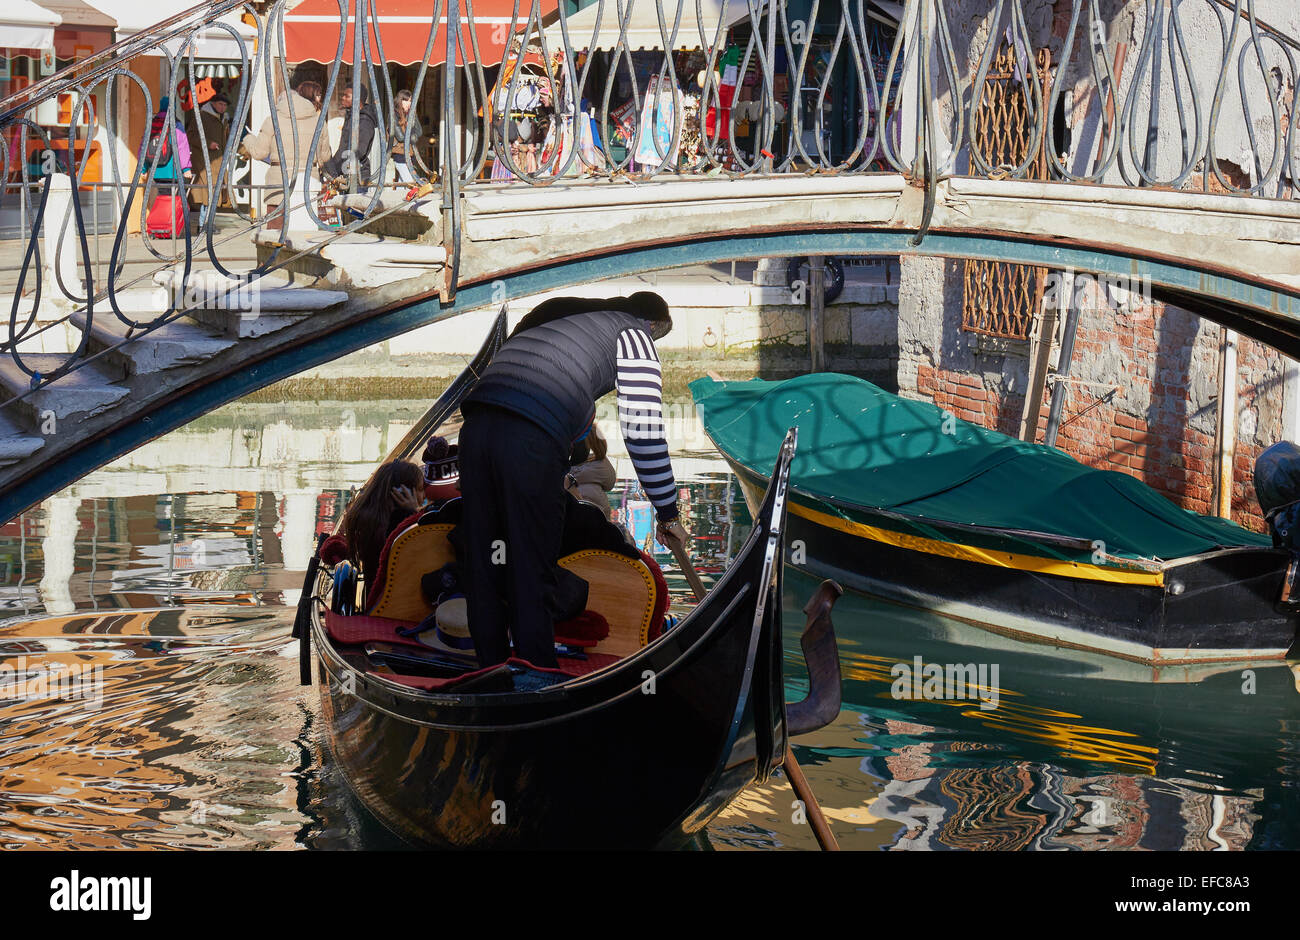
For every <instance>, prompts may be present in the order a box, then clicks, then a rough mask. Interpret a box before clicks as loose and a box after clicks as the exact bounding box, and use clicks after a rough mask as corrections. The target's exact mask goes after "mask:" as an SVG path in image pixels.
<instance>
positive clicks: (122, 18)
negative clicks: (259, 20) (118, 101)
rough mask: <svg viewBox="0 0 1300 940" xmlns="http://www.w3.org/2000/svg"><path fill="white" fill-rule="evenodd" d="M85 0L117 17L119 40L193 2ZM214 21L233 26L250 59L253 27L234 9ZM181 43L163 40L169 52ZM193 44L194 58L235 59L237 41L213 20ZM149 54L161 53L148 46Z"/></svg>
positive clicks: (152, 25)
mask: <svg viewBox="0 0 1300 940" xmlns="http://www.w3.org/2000/svg"><path fill="white" fill-rule="evenodd" d="M6 2H8V0H6ZM86 2H88V3H90V5H91V6H93V7H96V8H98V9H99V10H101V11H103V12H104V13H107V14H108V15H109V16H111V17H113V19H115V20H117V38H118V40H119V41H120V40H123V39H128V38H130V37H131V36H134V35H135V34H137V33H146V32H148V31H149V30H151V29H153V27H154V26H156V25H158V24H159V23H162V22H163V21H165V20H169V19H171V18H172V17H173V16H175V15H176V14H178V13H184V12H185V11H186V10H188V9H190V7H192V6H194V0H147V2H146V0H86ZM217 22H219V23H225V24H228V25H230V26H231V27H233V28H234V30H235V32H237V33H238V34H239V36H240V38H241V39H243V40H244V50H245V53H246V54H247V55H248V56H249V57H250V59H251V58H252V55H253V53H254V51H255V47H254V42H253V40H254V39H256V38H257V30H256V29H255V28H254V27H252V26H249V25H248V24H247V23H244V22H242V21H241V20H240V18H239V14H237V13H226V14H224V15H223V16H219V17H217ZM184 45H185V41H184V40H182V39H173V40H171V41H169V42H168V43H166V46H167V51H168V52H171V53H173V54H175V53H176V52H177V51H178V50H180V49H181V48H182V46H184ZM193 48H194V61H195V62H238V61H239V44H238V43H237V42H235V40H234V39H233V38H232V37H231V35H230V33H229V32H228V31H227V30H226V29H225V28H223V27H221V26H217V25H214V24H212V25H208V26H205V27H204V28H203V29H201V30H199V31H198V33H197V34H196V35H195V41H194V46H193ZM152 54H154V55H161V54H162V53H161V51H158V50H152ZM187 56H188V53H187Z"/></svg>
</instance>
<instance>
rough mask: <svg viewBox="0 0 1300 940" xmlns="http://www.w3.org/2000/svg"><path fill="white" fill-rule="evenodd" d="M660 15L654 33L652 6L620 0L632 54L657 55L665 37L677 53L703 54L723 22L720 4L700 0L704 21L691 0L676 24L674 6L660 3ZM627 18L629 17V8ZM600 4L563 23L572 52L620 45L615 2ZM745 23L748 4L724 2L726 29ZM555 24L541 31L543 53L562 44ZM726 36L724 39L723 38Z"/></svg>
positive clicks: (666, 0)
mask: <svg viewBox="0 0 1300 940" xmlns="http://www.w3.org/2000/svg"><path fill="white" fill-rule="evenodd" d="M660 2H662V3H663V10H664V28H663V32H660V31H659V13H658V11H657V9H656V7H657V4H656V0H625V2H624V3H623V9H622V13H623V15H624V16H628V17H629V19H628V21H627V43H628V46H629V47H630V48H632V49H662V48H663V46H664V37H665V36H667V37H668V39H669V40H670V41H672V44H673V47H674V48H676V49H701V48H704V49H707V48H708V47H709V46H710V45H711V44H712V43H713V40H714V37H715V36H717V34H718V22H719V21H720V20H722V19H723V13H722V0H699V9H700V11H701V12H702V13H703V17H702V18H701V17H700V16H697V15H696V0H681V18H680V20H679V19H678V12H677V0H660ZM629 4H631V7H632V12H631V14H628V9H627V8H628V5H629ZM601 6H602V4H600V3H593V4H592V5H591V6H589V7H584V8H583V9H581V10H579V11H578V12H577V13H574V14H571V15H570V16H569V17H568V21H567V22H568V27H569V42H570V44H572V46H573V48H574V49H575V50H582V49H613V48H614V47H615V46H617V45H618V41H619V35H620V30H619V12H620V11H619V8H618V7H619V3H618V0H604V4H603V6H604V9H603V10H602V9H601ZM764 6H765V4H764V2H763V0H758V2H757V3H756V4H755V9H757V10H758V11H759V13H760V14H761V13H762V11H763V7H764ZM597 13H599V14H600V32H598V33H596V35H595V38H594V39H593V37H592V33H593V31H594V30H595V29H596V14H597ZM747 19H749V3H748V2H747V0H728V2H727V11H726V27H727V28H730V27H731V26H733V25H735V24H736V23H739V22H741V21H742V20H747ZM674 22H677V35H676V36H675V37H674V36H673V23H674ZM701 24H702V25H703V27H704V37H705V41H704V42H703V43H701V42H700V26H701ZM561 36H562V34H561V31H560V21H559V18H558V17H556V18H555V20H554V22H552V23H551V24H550V25H549V26H548V27H547V28H546V42H547V46H548V48H551V49H555V48H559V45H560V40H561ZM724 36H725V33H724Z"/></svg>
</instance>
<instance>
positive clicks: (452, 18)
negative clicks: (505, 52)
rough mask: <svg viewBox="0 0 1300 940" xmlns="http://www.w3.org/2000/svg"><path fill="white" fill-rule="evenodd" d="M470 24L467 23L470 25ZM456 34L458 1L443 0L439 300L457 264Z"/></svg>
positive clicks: (448, 293) (449, 294) (448, 291)
mask: <svg viewBox="0 0 1300 940" xmlns="http://www.w3.org/2000/svg"><path fill="white" fill-rule="evenodd" d="M472 25H473V24H471V26H472ZM459 33H460V3H459V0H447V58H446V62H445V63H444V65H443V81H442V139H443V140H444V141H445V146H444V147H443V148H442V152H443V167H442V243H443V244H444V245H445V246H446V247H447V261H446V263H445V265H444V266H443V299H444V300H451V298H453V297H454V296H455V295H456V276H457V271H458V268H459V266H460V232H459V231H458V228H459V224H460V219H459V218H458V215H457V209H458V206H457V202H458V200H459V199H460V163H459V161H458V160H457V159H456V135H457V133H458V132H459V128H458V126H457V125H458V124H459V122H458V121H457V119H456V117H457V116H456V36H457V35H458V34H459ZM485 113H486V112H485Z"/></svg>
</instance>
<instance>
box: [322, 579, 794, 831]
mask: <svg viewBox="0 0 1300 940" xmlns="http://www.w3.org/2000/svg"><path fill="white" fill-rule="evenodd" d="M735 574H736V577H734V578H732V579H731V581H732V582H733V583H732V584H730V585H728V586H726V589H725V590H724V589H723V587H720V588H718V589H715V591H714V592H712V593H711V594H710V596H709V598H708V601H707V602H706V604H707V606H705V607H701V608H697V609H696V611H695V612H693V613H692V615H691V617H690V618H688V620H687V621H686V622H683V623H682V624H681V625H679V626H678V627H676V628H675V629H674V630H672V631H670V632H669V633H668V634H667V635H665V636H664V637H662V638H661V639H660V640H658V641H656V642H655V643H653V644H651V645H650V646H648V647H646V648H645V649H644V650H642V651H641V652H640V653H638V654H637V655H635V656H633V657H630V658H629V659H627V660H624V661H622V662H621V663H619V664H617V665H615V666H613V667H610V668H609V669H607V670H604V671H602V672H600V673H595V674H593V675H592V676H589V677H587V678H585V679H580V680H576V681H574V682H571V683H566V684H565V685H564V686H557V687H555V689H554V692H553V694H546V693H542V694H536V693H534V694H498V695H461V696H436V695H432V694H429V693H415V694H412V693H411V691H410V690H407V689H403V688H402V687H401V686H397V685H395V684H393V683H390V682H386V681H383V680H382V679H379V678H377V677H373V676H370V677H367V676H363V675H361V674H358V673H357V672H356V671H354V670H353V669H352V668H351V667H350V666H349V664H348V663H347V662H346V660H345V659H344V658H343V657H342V656H340V655H339V654H338V653H337V652H336V651H335V650H333V649H332V647H330V646H329V645H328V641H326V642H325V643H322V642H321V640H322V639H323V638H322V637H320V636H318V637H317V638H316V639H317V646H316V648H317V650H318V651H320V652H319V655H318V663H319V669H320V677H321V680H322V681H321V703H322V711H323V717H324V719H325V721H324V723H325V726H326V728H327V729H328V736H329V744H330V750H331V752H332V754H333V756H334V759H335V761H336V762H337V764H338V766H339V767H340V769H341V770H342V772H343V776H344V778H345V779H346V780H347V781H348V783H349V785H350V787H351V788H352V789H353V790H354V791H355V793H356V794H357V796H358V797H359V798H360V800H361V801H362V803H363V804H364V805H365V806H366V807H367V808H368V809H369V810H370V811H371V812H372V813H373V814H374V815H375V816H376V817H377V818H378V819H379V820H380V821H382V822H383V823H384V824H385V825H387V826H388V827H389V828H390V829H392V830H393V831H394V832H396V833H397V834H398V835H400V836H402V837H403V838H405V839H407V840H408V841H410V842H412V843H414V844H417V845H422V846H434V847H474V848H609V847H618V848H651V847H662V848H672V847H677V846H681V845H684V844H686V843H687V842H689V841H690V840H691V838H692V837H693V836H694V835H695V834H697V833H699V832H700V831H701V830H702V829H703V828H704V826H705V825H706V824H707V823H708V822H709V820H710V819H712V818H713V817H714V816H716V815H717V813H718V812H720V811H721V810H722V809H723V808H724V807H725V806H726V805H727V804H728V803H729V802H730V801H731V800H732V799H734V798H735V796H736V795H738V794H739V793H740V791H741V790H743V789H744V788H745V787H746V786H748V785H750V784H751V783H754V782H757V781H763V780H766V779H767V777H768V776H769V775H770V773H771V771H772V769H773V768H774V767H776V766H778V765H779V764H780V761H781V756H782V755H783V754H784V748H785V732H784V727H785V725H784V720H785V714H784V703H783V702H782V701H781V698H780V696H779V694H778V695H776V696H775V697H774V696H773V695H772V694H771V690H773V689H776V690H779V689H780V685H781V677H780V669H781V666H780V663H781V660H780V648H779V636H780V619H779V618H780V604H779V603H777V602H776V601H775V599H774V598H775V597H778V596H779V595H776V594H775V593H774V592H775V591H776V590H778V589H779V588H777V587H775V586H769V587H768V588H767V590H768V591H769V592H772V593H773V596H772V597H769V599H768V603H767V604H765V605H764V606H765V607H766V610H765V611H764V613H763V614H762V616H761V618H760V619H759V621H758V622H757V623H755V619H754V615H755V607H756V604H755V599H756V596H757V594H758V593H760V592H759V591H758V590H757V589H756V588H755V581H754V580H753V579H754V578H755V576H756V575H757V574H758V572H748V573H745V572H736V573H735ZM746 574H748V580H747V578H746ZM691 620H694V623H691V622H690V621H691ZM539 699H544V700H545V701H541V702H539V701H538V700H539Z"/></svg>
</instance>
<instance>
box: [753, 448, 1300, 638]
mask: <svg viewBox="0 0 1300 940" xmlns="http://www.w3.org/2000/svg"><path fill="white" fill-rule="evenodd" d="M729 463H731V466H732V469H733V471H734V472H735V473H736V475H737V476H738V477H739V479H740V481H741V485H742V488H743V489H744V491H745V496H746V499H747V501H752V500H753V499H754V496H755V487H756V485H757V481H758V480H759V477H758V476H757V475H756V474H755V473H753V472H752V471H751V470H749V469H748V468H746V467H744V466H741V465H738V464H736V463H735V462H733V461H729ZM882 522H884V520H876V519H873V518H872V517H871V514H870V513H869V511H866V510H863V511H862V512H860V513H855V514H854V515H853V517H852V518H849V519H846V518H845V517H844V514H843V513H840V512H837V511H836V510H835V509H833V508H832V507H830V506H828V505H826V504H825V503H823V502H821V501H820V500H817V499H816V498H815V497H811V496H809V495H807V494H804V493H800V492H798V490H797V487H791V505H790V511H789V516H788V521H787V524H786V532H787V551H788V555H787V557H788V558H789V560H790V561H791V563H792V564H794V565H795V566H796V567H798V568H800V569H801V570H804V571H807V572H808V573H810V574H813V575H816V576H818V577H826V578H834V579H836V580H837V581H839V582H840V583H841V584H843V585H845V586H846V587H849V588H852V589H853V590H856V591H859V592H861V593H866V594H871V595H874V596H878V597H883V598H885V599H888V600H892V601H895V602H899V603H903V604H907V605H909V606H914V607H921V608H925V609H928V610H933V611H936V612H938V613H940V614H943V615H945V616H950V617H955V618H958V619H961V620H965V621H968V622H970V623H974V624H977V625H979V626H981V627H985V628H988V629H992V630H995V631H997V632H999V633H1002V634H1005V635H1009V636H1013V637H1016V638H1019V639H1024V640H1028V641H1031V642H1045V643H1051V644H1053V645H1055V646H1061V647H1067V648H1079V649H1094V650H1099V651H1102V652H1105V653H1109V654H1112V655H1116V656H1121V657H1124V658H1126V659H1132V660H1134V661H1138V662H1143V663H1152V664H1162V663H1198V662H1234V661H1244V660H1251V661H1254V660H1266V659H1282V658H1285V656H1286V654H1287V651H1288V649H1289V648H1290V647H1291V645H1292V643H1293V641H1294V639H1295V635H1296V618H1295V615H1294V614H1290V613H1283V612H1279V610H1278V609H1277V606H1276V604H1275V599H1276V598H1277V597H1278V596H1279V594H1280V591H1281V586H1282V579H1283V577H1284V576H1285V572H1286V566H1287V560H1288V559H1287V555H1286V553H1285V552H1282V551H1275V550H1270V549H1231V550H1225V551H1221V552H1214V553H1209V554H1206V555H1202V556H1196V557H1193V558H1188V559H1182V560H1180V561H1178V562H1176V563H1172V564H1169V565H1167V566H1165V568H1164V569H1163V570H1162V571H1160V572H1159V575H1158V577H1156V576H1153V577H1149V578H1145V579H1144V578H1142V577H1141V576H1135V577H1134V579H1133V581H1132V582H1130V583H1122V582H1115V581H1103V580H1096V579H1090V578H1083V577H1069V576H1065V575H1062V574H1056V573H1047V572H1044V571H1033V570H1024V569H1021V568H1015V567H1006V566H1001V565H997V564H985V563H981V562H977V561H972V560H969V559H968V558H963V557H954V556H955V555H958V554H960V553H958V552H953V553H952V554H943V553H941V550H938V551H918V550H915V549H912V548H908V547H904V546H902V545H899V544H891V543H890V542H889V541H887V540H881V539H879V538H873V537H871V534H872V532H873V531H876V532H878V531H879V529H880V528H881V525H882ZM932 548H933V546H932ZM1062 567H1063V566H1062ZM1144 580H1145V581H1146V582H1147V583H1142V581H1144Z"/></svg>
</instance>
